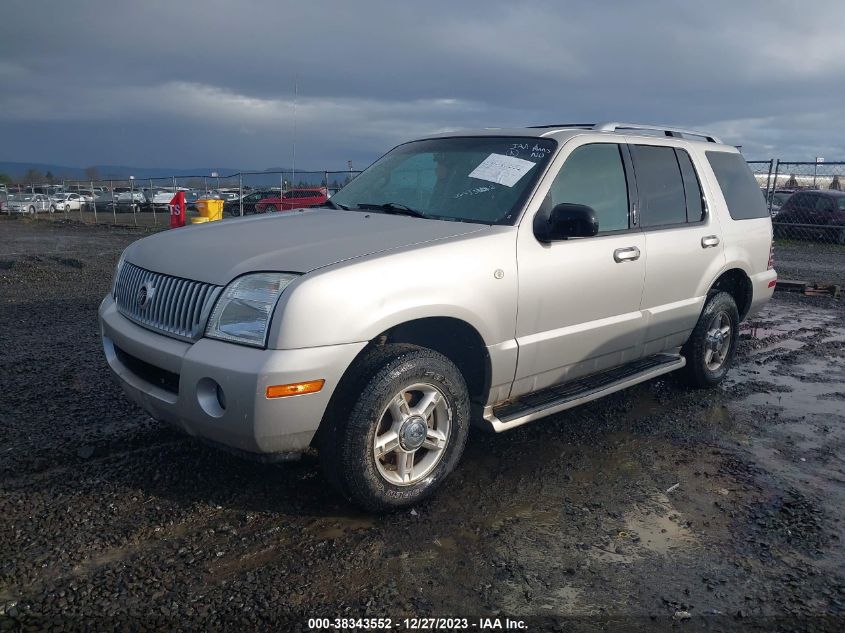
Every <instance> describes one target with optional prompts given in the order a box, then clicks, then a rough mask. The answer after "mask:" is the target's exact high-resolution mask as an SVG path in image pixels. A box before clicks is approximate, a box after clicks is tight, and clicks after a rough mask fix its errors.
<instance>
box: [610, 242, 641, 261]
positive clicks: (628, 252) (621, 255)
mask: <svg viewBox="0 0 845 633" xmlns="http://www.w3.org/2000/svg"><path fill="white" fill-rule="evenodd" d="M639 258H640V249H638V248H637V247H636V246H629V247H627V248H617V249H616V250H615V251H613V260H614V261H615V262H616V263H617V264H621V263H622V262H632V261H634V260H637V259H639Z"/></svg>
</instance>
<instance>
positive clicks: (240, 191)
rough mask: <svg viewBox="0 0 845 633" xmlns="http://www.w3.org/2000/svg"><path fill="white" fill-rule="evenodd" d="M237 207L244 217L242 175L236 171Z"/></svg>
mask: <svg viewBox="0 0 845 633" xmlns="http://www.w3.org/2000/svg"><path fill="white" fill-rule="evenodd" d="M238 208H239V209H240V211H241V217H244V175H243V174H242V173H240V172H238Z"/></svg>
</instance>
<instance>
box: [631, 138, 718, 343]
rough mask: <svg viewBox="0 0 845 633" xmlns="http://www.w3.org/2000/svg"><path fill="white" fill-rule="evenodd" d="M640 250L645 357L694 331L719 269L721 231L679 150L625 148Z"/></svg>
mask: <svg viewBox="0 0 845 633" xmlns="http://www.w3.org/2000/svg"><path fill="white" fill-rule="evenodd" d="M631 154H632V156H633V159H634V172H635V173H636V176H637V190H638V193H639V198H640V213H641V217H642V225H643V231H644V233H645V247H646V250H647V252H648V258H647V261H646V267H645V288H644V290H643V299H642V306H641V307H642V310H643V312H644V315H645V317H646V321H647V325H646V332H645V347H644V350H643V353H644V354H646V355H649V354H656V353H658V352H661V351H664V350H667V349H671V348H673V347H678V346H680V345H682V344H683V343H684V342H686V339H687V338H688V336H689V333H690V332H691V331H692V329H693V328H694V327H695V324H696V322H697V321H698V317H699V315H700V314H701V309H702V307H703V305H704V300H705V299H706V295H707V291H708V289H709V287H710V284H711V283H712V281H713V280H714V279H715V278H716V276H717V275H718V273H719V271H720V270H722V269H723V267H724V263H725V257H724V247H723V244H722V235H721V229H720V226H719V224H718V222H717V221H716V219H715V218H713V217H711V215H710V214H709V213H706V212H705V209H706V205H705V204H704V202H703V200H704V195H703V189H702V185H701V182H702V179H701V178H700V177H699V176H698V175H697V171H700V169H697V166H696V165H695V164H694V162H693V160H692V158H691V157H690V155H689V153H688V152H686V150H685V149H684V148H682V147H674V148H673V147H668V146H649V145H644V144H636V145H632V146H631Z"/></svg>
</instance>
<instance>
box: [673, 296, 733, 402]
mask: <svg viewBox="0 0 845 633" xmlns="http://www.w3.org/2000/svg"><path fill="white" fill-rule="evenodd" d="M738 336H739V311H738V310H737V307H736V301H734V298H733V297H732V296H731V295H730V294H728V293H727V292H717V293H716V294H713V295H710V296H709V297H708V298H707V302H706V303H705V304H704V310H702V312H701V316H700V317H699V319H698V323H697V324H696V326H695V329H694V330H693V331H692V334H691V335H690V337H689V340H688V341H687V342H686V344H685V345H684V347H683V349H682V350H681V353H682V354H683V355H684V357H685V358H686V360H687V364H686V367H685V368H684V370H685V373H686V381H687V383H689V384H690V385H691V386H693V387H713V386H715V385H718V384H719V383H720V382H722V380H723V379H724V377H725V376H726V375H727V373H728V369H730V366H731V363H732V362H733V358H734V354H735V352H736V343H737V338H738Z"/></svg>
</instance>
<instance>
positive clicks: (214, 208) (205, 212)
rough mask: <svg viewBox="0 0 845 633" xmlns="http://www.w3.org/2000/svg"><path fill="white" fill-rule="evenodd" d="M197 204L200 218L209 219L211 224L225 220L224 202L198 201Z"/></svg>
mask: <svg viewBox="0 0 845 633" xmlns="http://www.w3.org/2000/svg"><path fill="white" fill-rule="evenodd" d="M195 204H196V207H197V211H198V212H199V214H200V216H201V217H203V218H208V221H209V222H214V221H216V220H222V219H223V201H222V200H197V201H196V203H195Z"/></svg>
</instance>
